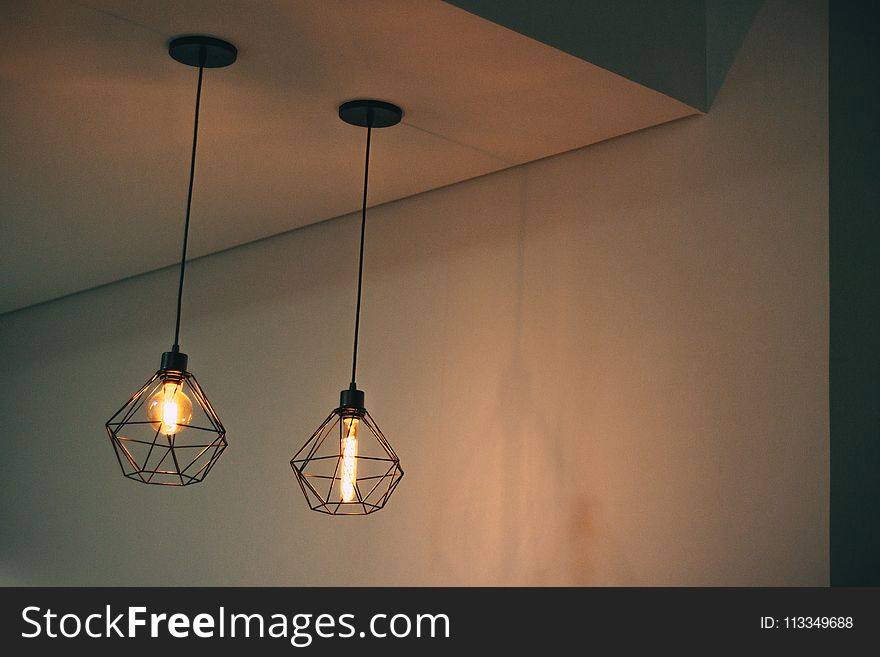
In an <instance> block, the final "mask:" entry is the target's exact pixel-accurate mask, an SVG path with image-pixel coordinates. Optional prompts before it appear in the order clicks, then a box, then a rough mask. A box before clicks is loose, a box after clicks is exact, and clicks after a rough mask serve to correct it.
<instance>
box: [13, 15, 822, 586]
mask: <svg viewBox="0 0 880 657" xmlns="http://www.w3.org/2000/svg"><path fill="white" fill-rule="evenodd" d="M826 52H827V51H826V16H825V8H824V3H819V2H795V1H789V2H777V1H770V2H768V3H767V4H766V6H765V7H764V8H763V9H762V10H761V11H760V13H759V14H758V16H757V18H756V21H755V24H754V26H753V28H752V30H751V32H750V33H749V35H748V36H747V38H746V41H745V43H744V45H743V49H742V51H741V52H740V55H739V57H738V59H737V61H736V62H735V64H734V66H733V68H732V70H731V72H730V74H729V76H728V79H727V82H726V83H725V85H724V87H723V88H722V90H721V92H720V94H719V96H718V98H717V100H716V101H715V104H714V106H713V109H712V112H711V113H710V114H709V115H707V116H702V117H695V118H690V119H684V120H681V121H678V122H676V123H672V124H668V125H665V126H661V127H658V128H654V129H651V130H647V131H643V132H639V133H636V134H632V135H629V136H625V137H622V138H618V139H615V140H612V141H608V142H604V143H602V144H598V145H595V146H592V147H589V148H585V149H582V150H578V151H573V152H570V153H566V154H563V155H560V156H557V157H553V158H549V159H546V160H543V161H539V162H534V163H532V164H529V165H526V166H522V167H518V168H515V169H510V170H507V171H504V172H501V173H498V174H493V175H490V176H487V177H484V178H479V179H475V180H472V181H469V182H465V183H462V184H458V185H455V186H452V187H448V188H444V189H440V190H436V191H433V192H430V193H426V194H422V195H419V196H416V197H412V198H409V199H405V200H402V201H398V202H395V203H391V204H389V205H385V206H382V207H378V208H376V209H375V210H373V211H372V212H371V214H370V219H369V226H368V234H367V245H366V250H367V254H366V258H367V259H366V270H365V297H364V303H365V306H364V313H363V321H362V342H361V359H360V369H359V371H360V376H359V380H360V383H361V387H362V388H363V389H364V390H365V391H366V394H367V406H368V408H369V409H370V410H371V412H372V414H373V415H374V417H375V418H376V419H377V421H378V422H379V424H380V426H381V427H382V428H383V429H384V431H385V433H386V435H387V436H388V438H389V439H390V440H391V442H392V444H393V445H394V446H395V448H396V449H397V451H398V454H399V455H400V457H401V459H402V462H403V465H404V468H405V470H406V476H405V477H404V479H403V481H402V483H401V485H400V486H399V487H398V490H397V492H396V493H395V496H394V497H393V498H392V499H391V501H390V503H389V505H388V507H387V508H386V509H385V510H383V511H382V512H380V513H378V514H375V515H373V516H370V517H367V518H332V517H327V516H324V515H321V514H317V513H314V512H311V511H309V510H308V509H307V508H306V505H305V502H304V500H303V499H302V496H301V493H300V491H299V488H298V486H297V484H296V482H295V480H294V479H293V477H292V475H291V472H290V469H289V466H288V460H289V458H290V456H291V455H292V454H293V453H294V451H296V449H297V448H298V447H299V445H300V444H301V443H302V442H303V441H304V440H305V439H306V438H307V437H308V436H309V435H310V433H311V432H312V431H313V430H314V429H315V428H316V426H317V425H318V423H319V422H320V421H321V420H322V419H323V418H324V416H325V415H326V414H327V413H328V412H329V410H330V409H331V408H332V407H333V406H334V405H335V404H336V402H337V400H338V391H339V390H340V389H342V388H343V387H345V386H346V384H347V376H348V368H349V358H350V344H351V331H352V320H353V317H352V315H353V304H354V292H355V289H354V283H355V275H356V259H355V255H356V249H357V237H358V231H357V217H355V216H347V217H342V218H339V219H335V220H332V221H328V222H325V223H322V224H318V225H314V226H311V227H308V228H304V229H301V230H297V231H294V232H291V233H287V234H284V235H280V236H277V237H275V238H271V239H268V240H264V241H261V242H258V243H254V244H251V245H247V246H243V247H240V248H236V249H233V250H231V251H227V252H224V253H220V254H216V255H213V256H210V257H206V258H203V259H200V260H197V261H194V262H193V263H192V264H191V267H190V268H189V269H188V281H187V286H188V287H187V291H186V299H185V306H184V312H185V316H184V324H183V335H182V344H183V348H184V350H185V351H187V352H188V353H189V354H190V366H191V369H192V371H193V372H194V373H195V374H196V375H197V376H198V378H199V380H200V382H201V383H202V385H203V387H204V388H205V390H206V392H207V394H208V396H209V398H210V399H211V400H212V401H213V402H214V404H215V407H216V409H217V410H218V412H219V414H220V416H221V417H222V418H223V420H224V423H225V424H226V426H227V429H228V430H229V440H230V444H231V447H230V449H229V450H228V451H227V453H226V454H225V455H224V456H223V458H222V460H221V461H220V463H219V464H218V465H217V467H216V468H215V469H214V470H213V472H212V473H211V475H210V476H209V478H208V479H207V480H206V481H205V482H204V483H203V484H200V485H197V486H192V487H189V488H186V489H165V488H158V487H149V486H143V485H138V484H135V483H133V482H131V481H129V480H126V479H124V478H123V477H122V476H121V475H120V473H119V471H118V465H117V463H116V459H115V456H114V455H113V451H112V449H111V447H110V445H109V442H108V440H107V438H106V435H105V434H104V429H103V423H104V421H105V420H106V419H107V418H108V417H109V416H110V415H111V414H112V413H113V412H114V411H115V410H116V408H117V407H118V406H120V405H121V404H122V403H123V402H124V401H125V399H126V398H127V397H128V396H129V395H130V394H131V393H132V392H134V391H135V390H136V389H137V388H138V387H139V386H140V385H141V383H142V382H143V381H145V380H146V379H147V378H148V377H149V375H150V374H151V373H152V372H153V371H154V370H155V369H156V367H157V366H158V359H159V355H160V353H161V352H162V351H164V350H165V349H167V348H168V346H169V343H170V339H171V332H172V328H173V326H172V323H173V310H174V293H175V291H176V289H175V281H176V276H177V272H176V271H175V270H173V269H168V270H163V271H159V272H155V273H152V274H148V275H145V276H140V277H137V278H134V279H130V280H126V281H122V282H120V283H116V284H113V285H110V286H106V287H103V288H99V289H95V290H92V291H89V292H85V293H82V294H77V295H75V296H71V297H67V298H64V299H61V300H57V301H53V302H50V303H46V304H43V305H40V306H36V307H33V308H30V309H26V310H22V311H18V312H15V313H12V314H8V315H5V316H2V317H0V362H3V375H2V381H3V388H2V390H3V392H2V395H0V418H2V424H3V428H4V431H3V440H2V441H0V449H2V451H3V457H2V465H0V468H2V471H0V494H2V501H3V502H2V504H3V507H2V508H3V522H2V529H0V532H2V545H0V578H2V579H0V581H2V583H4V584H47V585H48V584H69V585H76V584H96V585H102V584H109V585H126V584H132V585H135V584H147V585H170V584H181V585H200V584H208V585H220V584H236V585H244V584H254V585H259V584H265V585H298V584H307V585H345V584H354V585H421V584H426V585H508V584H510V585H514V584H523V585H533V584H534V585H557V584H559V585H593V584H596V585H618V584H620V585H655V584H656V585H662V584H668V585H752V584H763V585H824V584H827V583H828V576H829V575H828V485H829V482H828V451H829V445H828V401H827V400H828V367H827V357H828V346H827V339H828V335H827V334H828V255H827V250H828V233H827V215H828V198H827V138H826V133H827V107H826V96H827V93H826V88H827V87H826ZM381 139H382V137H381V133H380V134H379V135H377V140H376V150H375V153H376V157H381V153H382V148H381ZM96 193H100V192H99V191H96ZM340 193H350V194H355V195H356V194H357V193H358V190H347V191H346V190H340ZM256 210H257V211H258V209H256ZM107 221H108V222H112V217H108V218H107ZM194 221H198V216H195V217H194ZM100 256H101V254H100V253H84V254H82V257H84V258H99V257H100Z"/></svg>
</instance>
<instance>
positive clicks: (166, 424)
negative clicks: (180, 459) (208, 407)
mask: <svg viewBox="0 0 880 657" xmlns="http://www.w3.org/2000/svg"><path fill="white" fill-rule="evenodd" d="M192 415H193V405H192V402H191V401H190V399H189V397H187V396H186V395H185V394H183V391H182V390H181V389H180V382H179V381H178V382H174V381H166V382H165V383H164V384H162V389H161V390H159V391H157V392H156V393H155V394H154V395H153V396H152V397H150V398H149V399H148V400H147V419H148V420H149V421H150V424H151V425H152V427H153V429H155V430H156V431H161V432H162V433H164V434H165V435H166V436H173V435H174V434H176V433H178V432H180V431H182V430H183V429H185V428H186V426H187V425H188V424H189V421H190V420H192Z"/></svg>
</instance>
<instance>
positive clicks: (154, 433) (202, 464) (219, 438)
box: [107, 369, 227, 486]
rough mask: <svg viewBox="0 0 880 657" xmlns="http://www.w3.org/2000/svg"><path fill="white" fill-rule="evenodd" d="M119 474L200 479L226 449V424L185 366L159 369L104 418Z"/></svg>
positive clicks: (181, 482)
mask: <svg viewBox="0 0 880 657" xmlns="http://www.w3.org/2000/svg"><path fill="white" fill-rule="evenodd" d="M107 433H108V434H109V435H110V442H111V443H112V444H113V449H114V450H115V451H116V458H117V459H118V461H119V466H120V467H121V468H122V474H124V475H125V476H126V477H128V478H129V479H133V480H135V481H139V482H141V483H145V484H159V485H164V486H188V485H190V484H195V483H198V482H200V481H202V480H203V479H204V478H205V477H207V476H208V473H209V472H210V471H211V468H213V467H214V465H215V464H216V463H217V460H218V459H219V458H220V455H221V454H223V451H224V450H225V449H226V446H227V443H226V430H225V429H224V428H223V424H222V423H221V422H220V418H219V417H217V413H216V412H215V411H214V408H213V406H211V402H209V401H208V398H207V396H205V393H204V391H203V390H202V387H201V386H200V385H199V382H198V381H196V378H195V377H194V376H193V375H192V374H191V373H190V372H186V371H183V372H175V371H173V370H167V369H160V370H159V371H158V372H156V373H155V374H154V375H153V376H151V377H150V379H149V381H147V382H146V383H145V384H144V385H143V386H142V387H141V389H140V390H138V391H137V392H136V393H135V394H134V395H133V396H132V398H131V399H129V400H128V401H127V402H126V403H125V404H124V405H123V406H122V408H120V409H119V410H118V411H117V412H116V413H115V414H114V415H113V417H111V418H110V419H109V420H108V421H107Z"/></svg>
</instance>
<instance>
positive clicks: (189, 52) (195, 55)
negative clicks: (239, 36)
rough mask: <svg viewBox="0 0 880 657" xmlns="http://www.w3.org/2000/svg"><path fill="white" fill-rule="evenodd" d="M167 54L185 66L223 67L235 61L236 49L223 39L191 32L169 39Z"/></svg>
mask: <svg viewBox="0 0 880 657" xmlns="http://www.w3.org/2000/svg"><path fill="white" fill-rule="evenodd" d="M168 54H169V55H171V57H173V58H174V59H176V60H177V61H178V62H180V63H181V64H186V65H187V66H204V67H205V68H223V67H224V66H229V65H230V64H232V63H233V62H235V58H236V57H238V50H237V49H236V47H235V46H233V45H232V44H231V43H229V42H228V41H224V40H223V39H215V38H214V37H209V36H201V35H197V34H193V35H189V36H181V37H177V38H176V39H171V41H169V42H168Z"/></svg>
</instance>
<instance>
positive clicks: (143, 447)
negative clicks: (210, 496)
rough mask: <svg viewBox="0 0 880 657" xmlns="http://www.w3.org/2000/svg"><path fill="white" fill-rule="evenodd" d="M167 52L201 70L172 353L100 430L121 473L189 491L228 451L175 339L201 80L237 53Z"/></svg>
mask: <svg viewBox="0 0 880 657" xmlns="http://www.w3.org/2000/svg"><path fill="white" fill-rule="evenodd" d="M168 54H169V55H171V57H172V58H174V59H175V60H176V61H178V62H180V63H182V64H186V65H187V66H193V67H195V68H198V83H197V86H196V107H195V118H194V121H193V140H192V156H191V158H190V167H189V187H188V190H187V197H186V218H185V220H184V226H183V246H182V252H181V256H180V278H179V281H178V286H177V317H176V319H175V323H174V343H173V345H172V347H171V351H166V352H165V353H163V354H162V363H161V366H160V367H159V370H158V371H157V372H156V373H155V374H154V375H153V376H152V377H150V379H149V380H148V381H147V382H146V383H145V384H144V385H143V386H141V388H140V390H138V391H137V392H135V393H134V394H133V395H132V396H131V397H130V398H129V400H128V401H127V402H125V404H123V405H122V408H120V409H119V410H118V411H117V412H116V413H115V414H114V415H113V417H111V418H110V419H109V420H107V422H106V425H105V426H106V428H107V434H108V435H109V437H110V442H111V444H112V445H113V449H114V451H115V452H116V458H117V460H118V461H119V466H120V467H121V468H122V474H123V475H125V476H126V477H128V478H129V479H132V480H134V481H139V482H141V483H144V484H157V485H164V486H188V485H190V484H195V483H198V482H200V481H202V480H203V479H204V478H205V477H207V476H208V473H209V472H210V471H211V469H212V468H213V467H214V465H215V464H216V463H217V460H218V459H219V458H220V456H221V455H222V454H223V452H224V450H225V449H226V447H227V442H226V430H225V429H224V428H223V424H222V423H221V422H220V418H219V417H218V416H217V413H216V412H215V411H214V408H213V406H211V402H210V401H208V398H207V397H206V396H205V393H204V391H203V390H202V387H201V386H200V385H199V383H198V381H196V378H195V377H194V376H193V375H192V373H191V372H189V371H188V370H187V362H188V358H187V355H186V354H185V353H183V352H181V351H180V345H179V341H180V317H181V308H182V304H183V282H184V276H185V274H186V248H187V242H188V238H189V223H190V213H191V210H192V197H193V182H194V180H195V168H196V146H197V144H198V136H199V110H200V107H201V99H202V79H203V77H204V70H205V69H206V68H222V67H225V66H229V65H230V64H232V63H233V62H235V60H236V57H237V54H238V53H237V50H236V49H235V46H233V45H232V44H230V43H227V42H226V41H222V40H220V39H215V38H213V37H206V36H184V37H178V38H176V39H172V40H171V42H170V43H169V44H168Z"/></svg>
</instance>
